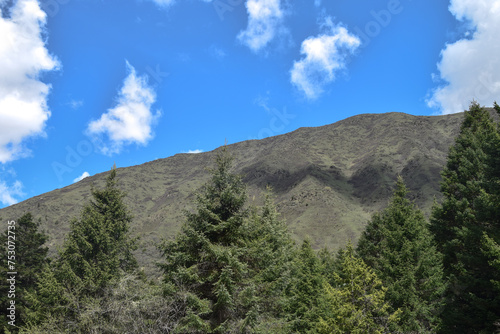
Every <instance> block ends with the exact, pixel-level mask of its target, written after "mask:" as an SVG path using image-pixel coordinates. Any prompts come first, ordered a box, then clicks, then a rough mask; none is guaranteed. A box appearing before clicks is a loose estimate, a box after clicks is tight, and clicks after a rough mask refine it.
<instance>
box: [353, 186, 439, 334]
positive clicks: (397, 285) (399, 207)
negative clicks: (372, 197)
mask: <svg viewBox="0 0 500 334" xmlns="http://www.w3.org/2000/svg"><path fill="white" fill-rule="evenodd" d="M407 193H408V190H407V188H406V186H405V184H404V182H403V179H402V178H401V177H399V178H398V181H397V184H396V190H395V192H394V195H393V198H392V200H391V202H390V204H389V206H388V207H387V208H386V209H385V210H383V211H382V212H380V213H377V214H375V215H374V216H373V218H372V220H371V222H370V223H369V224H368V226H367V227H366V230H365V231H364V232H363V234H362V236H361V238H360V240H359V243H358V248H357V251H358V254H359V255H360V256H361V258H363V260H364V261H365V262H366V263H367V264H368V265H369V266H371V267H372V268H373V269H374V270H375V272H376V273H377V275H378V277H380V279H381V280H382V282H383V283H384V285H385V286H386V287H387V289H388V290H387V295H386V296H387V299H388V300H389V301H390V303H391V305H392V306H393V307H394V309H398V308H399V309H401V311H402V312H401V316H400V317H401V330H402V331H403V332H411V331H413V332H418V333H425V332H435V331H436V329H438V328H439V314H440V312H441V308H442V304H443V294H444V291H445V289H446V284H445V280H444V277H443V265H442V255H441V254H440V253H438V251H437V250H436V246H435V244H434V240H433V238H432V235H431V233H430V231H429V228H428V223H427V221H426V219H425V217H424V215H423V213H422V212H421V211H420V210H419V209H418V208H416V207H415V205H414V204H413V203H412V202H411V201H410V200H409V199H408V198H407Z"/></svg>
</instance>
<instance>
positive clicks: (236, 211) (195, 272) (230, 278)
mask: <svg viewBox="0 0 500 334" xmlns="http://www.w3.org/2000/svg"><path fill="white" fill-rule="evenodd" d="M232 160H233V158H232V156H231V155H230V153H229V152H228V149H227V147H226V146H224V147H222V149H221V150H220V151H219V152H218V154H217V155H216V157H215V168H213V169H210V173H211V175H212V177H211V179H210V181H209V182H207V183H206V184H205V185H204V186H203V187H202V189H201V190H200V191H199V193H198V194H197V196H196V209H195V212H186V221H185V223H184V225H183V226H182V228H181V232H180V233H179V234H178V235H177V237H176V238H175V239H174V240H172V241H168V242H165V243H164V244H163V245H161V247H160V249H161V251H162V252H163V256H164V259H165V262H164V263H162V264H160V268H162V270H163V272H164V275H165V276H164V281H165V283H166V286H167V293H170V294H173V295H174V297H175V296H176V298H177V300H179V301H181V302H182V305H181V307H185V314H184V317H183V319H182V321H181V322H180V327H179V328H178V329H177V330H178V331H179V332H183V333H184V332H189V333H212V332H214V333H224V332H226V331H228V328H229V327H230V326H236V324H235V321H236V322H237V320H238V319H245V318H246V313H247V312H248V311H249V310H248V309H246V308H245V307H244V306H245V305H241V302H242V301H243V300H244V299H245V298H243V296H244V295H245V294H248V293H249V292H251V290H252V287H248V286H245V282H246V278H247V277H248V272H249V269H248V264H247V262H245V261H244V260H243V259H244V258H245V254H246V248H245V247H244V245H243V242H242V241H243V239H244V229H243V228H242V226H243V224H244V222H245V220H246V219H247V218H248V210H247V209H245V202H246V199H247V196H246V187H245V185H244V183H243V181H242V179H241V177H240V176H238V175H235V174H232V173H231V172H230V168H231V164H232ZM246 288H248V289H246ZM240 297H241V298H240ZM244 323H245V321H244V320H243V321H242V324H244Z"/></svg>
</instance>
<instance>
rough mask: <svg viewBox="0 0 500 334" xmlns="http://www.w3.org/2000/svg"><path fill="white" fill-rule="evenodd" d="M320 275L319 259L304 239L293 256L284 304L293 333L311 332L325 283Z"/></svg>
mask: <svg viewBox="0 0 500 334" xmlns="http://www.w3.org/2000/svg"><path fill="white" fill-rule="evenodd" d="M322 274H323V268H322V265H321V262H320V259H319V258H318V256H317V255H316V253H315V252H314V250H313V249H312V247H311V242H310V241H309V240H308V239H306V240H304V242H303V243H302V245H301V247H300V249H299V250H298V251H297V252H296V255H295V260H294V263H293V265H292V277H291V282H290V287H289V288H288V290H287V300H286V304H285V312H286V314H287V318H288V320H289V321H290V324H291V329H292V330H293V331H294V332H299V333H305V332H307V331H309V330H311V329H312V326H314V323H315V322H316V321H317V319H318V313H317V306H318V299H319V297H320V295H321V294H322V293H323V289H322V287H323V284H324V282H325V278H324V276H323V275H322Z"/></svg>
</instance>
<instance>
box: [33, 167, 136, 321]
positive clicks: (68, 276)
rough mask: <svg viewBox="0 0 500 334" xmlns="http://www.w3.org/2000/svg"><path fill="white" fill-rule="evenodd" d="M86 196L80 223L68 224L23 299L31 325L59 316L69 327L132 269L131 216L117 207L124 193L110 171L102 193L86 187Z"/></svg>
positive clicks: (133, 265) (134, 242)
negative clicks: (56, 251) (87, 303)
mask: <svg viewBox="0 0 500 334" xmlns="http://www.w3.org/2000/svg"><path fill="white" fill-rule="evenodd" d="M91 193H92V199H91V200H90V201H89V203H88V204H86V205H85V206H84V207H83V209H82V211H81V214H80V218H79V219H74V220H73V221H72V222H71V229H70V232H69V235H68V237H67V239H66V241H65V243H64V245H63V248H62V251H61V252H60V253H59V257H58V258H57V259H56V260H55V261H54V263H53V265H51V266H50V267H48V266H46V267H45V270H44V271H43V272H42V274H41V275H40V276H39V282H38V284H37V291H36V293H33V294H31V295H30V296H29V299H30V301H31V303H32V308H31V310H30V321H31V322H32V323H39V322H41V321H44V320H46V319H49V318H51V317H60V318H62V320H63V322H65V323H68V324H69V325H71V323H73V322H74V321H73V320H74V319H76V317H77V315H78V313H79V312H80V311H81V308H82V305H83V304H84V303H85V301H86V300H87V299H89V298H93V297H95V296H98V295H100V294H102V292H103V289H105V288H106V287H107V286H108V284H110V282H112V281H114V280H117V279H119V278H120V277H121V276H123V274H124V273H125V272H132V271H133V270H134V269H136V268H137V262H136V260H135V258H134V255H133V251H134V250H135V249H136V248H137V246H136V239H134V238H132V237H131V236H130V231H129V229H130V222H131V220H132V216H131V215H130V213H129V211H128V209H127V207H126V205H125V204H124V203H123V197H124V196H125V194H124V193H123V192H122V191H121V190H120V189H118V187H117V185H116V169H113V170H111V172H110V174H109V176H108V177H107V179H106V185H105V187H104V189H95V188H93V187H92V190H91ZM64 318H66V319H64Z"/></svg>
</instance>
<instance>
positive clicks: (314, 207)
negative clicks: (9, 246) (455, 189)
mask: <svg viewBox="0 0 500 334" xmlns="http://www.w3.org/2000/svg"><path fill="white" fill-rule="evenodd" d="M462 118H463V113H461V114H453V115H446V116H413V115H408V114H404V113H396V112H391V113H385V114H361V115H356V116H353V117H349V118H346V119H344V120H341V121H338V122H336V123H333V124H328V125H323V126H319V127H302V128H299V129H297V130H295V131H292V132H289V133H285V134H282V135H279V136H274V137H268V138H264V139H261V140H248V141H243V142H238V143H235V144H231V145H228V148H229V150H230V152H231V153H232V154H233V155H234V157H235V160H234V166H233V170H234V171H235V172H236V173H238V174H242V176H243V180H244V181H245V183H246V184H247V185H248V193H249V203H250V204H252V203H254V204H259V203H260V195H259V194H261V193H262V192H263V190H264V189H265V187H266V186H268V185H270V186H271V187H272V188H273V189H274V192H275V195H276V202H277V206H278V210H279V211H280V212H281V214H282V217H283V218H285V219H286V221H287V224H288V226H289V229H290V231H291V232H292V234H293V236H294V238H295V239H296V240H301V239H303V238H305V237H309V238H310V239H311V241H312V243H313V244H314V245H315V247H323V246H326V247H328V248H330V249H337V248H339V247H341V246H343V245H344V244H345V243H346V242H347V240H348V239H353V241H356V240H357V238H358V236H359V235H360V233H361V231H362V230H363V229H364V226H365V225H366V223H367V222H368V220H369V219H370V217H371V215H372V214H373V213H374V212H375V211H377V210H380V209H381V208H383V207H384V206H385V205H386V204H387V201H388V200H389V198H390V196H391V194H392V188H393V185H394V182H395V180H396V177H397V175H402V176H403V178H404V179H405V182H406V183H407V185H408V187H409V189H410V190H411V196H412V198H413V199H414V200H415V201H416V203H417V205H418V206H419V207H421V208H422V209H423V210H424V212H425V213H426V214H429V212H430V208H431V206H432V202H433V199H434V198H435V197H438V198H439V181H440V171H441V169H442V167H443V166H444V164H445V161H446V156H447V154H448V149H449V147H450V146H451V144H452V143H453V142H454V139H455V137H456V135H458V132H459V128H460V124H461V121H462ZM217 150H218V149H215V150H213V151H210V152H203V153H198V154H186V153H180V154H175V155H173V156H171V157H168V158H163V159H158V160H154V161H150V162H146V163H144V164H140V165H135V166H130V167H124V168H118V169H117V176H118V185H119V187H120V188H121V189H123V190H124V191H125V192H127V197H126V198H125V203H126V204H127V205H128V206H129V208H130V209H131V211H132V214H133V215H134V216H135V219H134V222H133V226H132V230H133V233H134V234H135V235H139V236H141V239H142V245H141V247H140V250H139V251H138V253H137V256H138V258H139V259H140V260H143V262H144V263H146V267H151V263H152V262H153V261H154V260H155V259H157V258H158V253H157V251H156V249H155V247H154V245H153V244H154V243H155V242H158V241H159V240H160V238H161V237H167V238H168V237H173V236H174V235H175V234H176V233H177V231H178V230H179V228H180V226H181V224H182V222H183V211H182V209H186V210H190V209H192V208H193V199H194V197H193V192H194V191H195V190H196V189H198V188H199V187H200V186H201V185H202V184H203V183H204V182H205V181H206V180H207V179H208V177H209V176H208V173H207V172H206V171H205V170H204V168H205V167H209V166H210V165H211V160H212V158H213V155H214V154H215V152H216V151H217ZM105 176H106V172H104V173H99V174H96V175H93V176H91V177H87V178H85V179H83V180H82V181H80V182H77V183H74V184H72V185H69V186H66V187H64V188H60V189H56V190H53V191H51V192H48V193H45V194H41V195H39V196H35V197H32V198H30V199H27V200H25V201H23V202H21V203H18V204H15V205H13V206H10V207H7V208H4V209H1V210H0V219H1V220H2V221H4V220H6V219H16V218H18V217H20V216H21V215H22V214H23V213H25V212H28V211H29V212H31V213H32V214H33V215H34V217H35V218H36V219H40V221H41V225H42V228H43V229H45V230H46V231H47V232H48V234H49V235H50V240H49V243H48V245H49V247H50V248H51V250H52V252H54V250H55V249H56V247H57V246H59V245H61V243H62V241H63V240H64V236H65V235H66V234H67V232H68V231H69V222H70V220H71V219H72V217H75V216H78V215H79V211H80V208H81V207H82V205H83V203H84V202H85V201H87V200H88V199H89V198H90V185H91V184H96V185H98V186H101V185H102V184H103V182H104V178H105Z"/></svg>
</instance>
